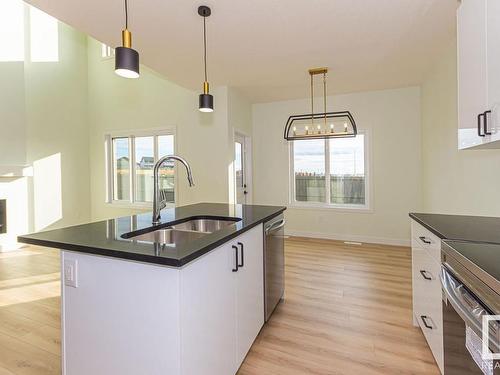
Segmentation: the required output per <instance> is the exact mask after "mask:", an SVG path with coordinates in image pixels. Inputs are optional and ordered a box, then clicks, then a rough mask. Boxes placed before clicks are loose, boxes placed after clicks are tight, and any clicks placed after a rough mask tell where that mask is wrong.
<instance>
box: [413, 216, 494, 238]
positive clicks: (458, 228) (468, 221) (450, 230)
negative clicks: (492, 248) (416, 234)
mask: <svg viewBox="0 0 500 375" xmlns="http://www.w3.org/2000/svg"><path fill="white" fill-rule="evenodd" d="M410 217H411V218H412V219H414V220H415V221H416V222H418V223H419V224H421V225H422V226H424V227H425V228H427V229H428V230H430V231H431V232H432V233H434V234H435V235H436V236H438V237H439V238H441V239H443V240H460V241H471V242H486V243H494V244H500V218H497V217H486V216H466V215H442V214H426V213H414V212H411V213H410Z"/></svg>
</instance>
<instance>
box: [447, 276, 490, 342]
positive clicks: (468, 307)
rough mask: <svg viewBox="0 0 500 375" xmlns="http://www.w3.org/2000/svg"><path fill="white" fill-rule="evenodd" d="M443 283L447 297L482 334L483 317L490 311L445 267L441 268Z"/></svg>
mask: <svg viewBox="0 0 500 375" xmlns="http://www.w3.org/2000/svg"><path fill="white" fill-rule="evenodd" d="M441 285H442V287H443V291H444V292H445V294H446V299H447V300H448V301H449V302H450V303H451V305H452V306H453V308H454V309H455V311H456V312H457V314H458V315H460V317H461V318H462V319H463V320H464V322H465V323H466V324H467V325H469V326H470V327H471V328H472V329H473V330H474V331H475V332H476V333H477V334H478V335H479V336H481V332H482V317H483V315H487V314H488V312H487V311H486V310H484V309H483V308H482V307H481V305H480V304H479V302H478V301H476V299H475V298H474V297H473V296H472V295H471V294H470V293H469V292H467V290H466V289H465V287H464V286H463V285H462V284H461V283H460V282H458V281H457V280H455V278H453V277H452V276H451V275H450V274H449V272H448V271H447V270H446V269H445V268H444V267H443V268H442V269H441Z"/></svg>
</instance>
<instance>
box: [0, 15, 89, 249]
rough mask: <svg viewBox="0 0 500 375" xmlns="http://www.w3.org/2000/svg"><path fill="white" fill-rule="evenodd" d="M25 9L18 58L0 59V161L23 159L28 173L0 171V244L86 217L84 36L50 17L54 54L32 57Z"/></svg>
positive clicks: (4, 164) (7, 245) (0, 246)
mask: <svg viewBox="0 0 500 375" xmlns="http://www.w3.org/2000/svg"><path fill="white" fill-rule="evenodd" d="M29 9H30V7H29V6H26V7H25V11H24V15H25V18H24V20H21V22H23V23H24V29H25V31H26V32H25V34H24V41H21V43H24V50H25V52H26V54H25V55H26V56H25V58H24V61H17V62H0V79H1V81H2V92H1V94H0V95H1V99H2V100H0V102H1V103H0V132H1V134H2V136H1V137H0V167H1V168H2V170H4V171H7V172H8V171H9V169H11V166H13V165H24V164H28V165H32V166H33V172H34V176H33V177H15V178H1V177H0V198H7V214H8V217H7V228H8V233H7V234H4V235H0V249H3V250H5V249H7V250H8V249H10V248H12V246H13V243H15V239H16V236H17V235H19V234H23V233H26V232H31V231H39V230H43V229H51V228H56V227H63V226H69V225H73V224H78V223H82V222H87V221H89V220H90V205H89V201H90V185H89V163H88V153H89V143H88V138H89V132H88V127H87V57H86V56H87V39H86V37H85V36H84V35H83V34H81V33H79V32H77V31H76V30H74V29H72V28H70V27H68V26H66V25H64V24H62V23H57V22H56V23H55V25H56V26H57V28H56V30H57V35H56V38H57V39H54V40H56V41H57V43H58V44H57V45H56V46H57V47H58V58H57V59H54V60H52V61H45V62H33V61H32V59H31V56H30V49H31V46H32V45H33V42H32V40H31V36H30V32H29V31H30V27H31V26H30V17H29V16H30V12H29ZM44 38H45V41H47V42H48V41H49V38H50V37H49V36H48V35H44Z"/></svg>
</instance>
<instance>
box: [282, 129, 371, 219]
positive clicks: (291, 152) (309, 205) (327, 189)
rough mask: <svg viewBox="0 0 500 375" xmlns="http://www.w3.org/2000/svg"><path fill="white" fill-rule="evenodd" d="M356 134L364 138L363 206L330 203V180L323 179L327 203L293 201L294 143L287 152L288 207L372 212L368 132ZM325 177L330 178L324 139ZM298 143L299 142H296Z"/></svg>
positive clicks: (327, 151) (327, 149)
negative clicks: (288, 168)
mask: <svg viewBox="0 0 500 375" xmlns="http://www.w3.org/2000/svg"><path fill="white" fill-rule="evenodd" d="M358 134H360V135H363V136H364V142H363V143H364V159H365V163H364V167H365V204H363V205H359V204H338V203H330V202H329V201H330V178H325V196H326V197H328V202H301V201H297V200H296V199H295V165H294V164H295V160H294V142H297V141H291V142H288V144H289V145H288V152H289V158H288V159H289V167H290V170H289V189H288V191H289V197H288V202H289V205H290V207H293V208H301V209H325V210H336V211H339V212H342V211H343V212H366V213H371V212H373V210H372V184H371V174H370V172H371V161H372V155H371V147H370V142H371V137H370V134H369V131H368V130H358ZM324 141H325V176H328V177H329V176H330V142H329V139H328V138H327V139H325V140H324ZM298 142H300V140H299V141H298Z"/></svg>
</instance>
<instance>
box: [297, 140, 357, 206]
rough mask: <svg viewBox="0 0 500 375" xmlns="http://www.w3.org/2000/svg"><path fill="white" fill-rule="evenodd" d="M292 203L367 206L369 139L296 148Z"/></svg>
mask: <svg viewBox="0 0 500 375" xmlns="http://www.w3.org/2000/svg"><path fill="white" fill-rule="evenodd" d="M291 147H292V152H291V157H292V160H291V165H292V168H293V169H292V173H293V181H292V197H293V198H292V199H293V200H294V201H295V202H297V203H319V204H321V203H323V204H327V205H332V206H333V205H338V206H357V207H359V206H366V205H367V198H366V190H367V187H366V184H367V179H366V175H365V162H366V161H365V157H366V155H365V135H364V134H358V135H357V136H356V137H353V138H332V139H314V140H297V141H294V142H293V144H292V146H291Z"/></svg>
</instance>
